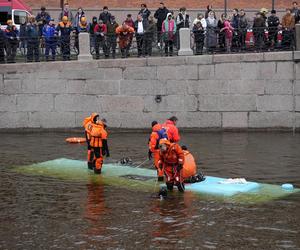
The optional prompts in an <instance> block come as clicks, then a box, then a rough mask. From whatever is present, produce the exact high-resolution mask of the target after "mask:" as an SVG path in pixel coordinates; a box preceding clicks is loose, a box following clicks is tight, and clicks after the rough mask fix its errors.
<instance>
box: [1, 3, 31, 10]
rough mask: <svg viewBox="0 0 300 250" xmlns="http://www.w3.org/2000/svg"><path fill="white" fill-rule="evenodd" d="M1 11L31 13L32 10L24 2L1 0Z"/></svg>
mask: <svg viewBox="0 0 300 250" xmlns="http://www.w3.org/2000/svg"><path fill="white" fill-rule="evenodd" d="M1 9H5V10H8V9H11V10H12V9H18V10H27V11H28V12H30V13H31V8H30V7H29V6H27V5H26V4H25V3H24V1H22V0H0V11H1Z"/></svg>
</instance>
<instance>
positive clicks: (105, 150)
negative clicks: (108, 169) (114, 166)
mask: <svg viewBox="0 0 300 250" xmlns="http://www.w3.org/2000/svg"><path fill="white" fill-rule="evenodd" d="M102 143H103V155H105V156H106V157H110V154H109V149H108V145H107V140H103V141H102Z"/></svg>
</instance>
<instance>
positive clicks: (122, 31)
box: [116, 22, 134, 58]
mask: <svg viewBox="0 0 300 250" xmlns="http://www.w3.org/2000/svg"><path fill="white" fill-rule="evenodd" d="M133 33H134V29H133V28H132V27H130V26H128V25H127V24H126V23H125V22H124V23H123V24H122V25H121V26H119V27H118V28H117V29H116V34H117V35H118V37H119V47H120V50H121V54H122V58H126V57H128V56H129V49H130V46H131V42H132V34H133Z"/></svg>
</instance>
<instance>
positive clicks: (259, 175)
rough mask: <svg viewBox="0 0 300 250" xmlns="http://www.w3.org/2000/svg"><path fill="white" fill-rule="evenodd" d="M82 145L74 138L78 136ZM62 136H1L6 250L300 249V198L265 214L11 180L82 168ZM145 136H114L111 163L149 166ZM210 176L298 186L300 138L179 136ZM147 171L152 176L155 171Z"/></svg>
mask: <svg viewBox="0 0 300 250" xmlns="http://www.w3.org/2000/svg"><path fill="white" fill-rule="evenodd" d="M74 135H75V136H76V134H74ZM68 136H69V134H68V135H67V134H64V133H33V134H0V138H1V140H0V159H1V160H0V218H1V223H0V249H50V248H52V249H62V248H64V249H120V248H121V249H145V248H146V249H149V248H153V249H158V248H159V249H232V248H234V249H300V239H299V235H300V226H299V225H300V213H299V211H300V195H299V194H296V195H293V196H291V197H288V198H285V199H282V200H277V201H272V202H269V203H265V204H259V205H255V204H251V205H243V204H235V203H224V202H221V201H216V200H213V199H211V200H201V199H200V198H199V196H197V195H194V194H192V193H185V194H184V195H182V194H178V193H177V192H174V194H172V195H170V196H168V199H167V200H162V201H161V200H158V199H155V198H153V193H145V192H139V191H138V190H135V191H132V190H127V189H125V188H124V187H119V188H118V187H114V186H104V185H102V184H99V183H98V182H97V183H98V184H97V183H95V182H94V181H93V180H94V178H91V179H90V181H88V182H87V183H82V182H73V181H70V180H68V181H65V180H59V179H55V178H49V177H42V176H41V177H39V176H30V175H20V174H15V173H14V172H11V171H10V168H11V166H13V165H24V164H31V163H34V162H41V161H46V160H51V159H56V158H62V157H65V158H73V159H85V156H86V152H85V147H84V146H81V145H68V144H66V143H65V142H64V138H65V137H68ZM147 136H148V135H147V134H144V133H112V137H111V141H110V147H111V155H112V159H110V161H114V160H118V159H120V158H122V157H125V156H126V157H130V158H132V159H133V160H134V162H135V164H137V165H138V164H139V163H141V162H143V161H144V160H145V158H146V156H147V148H146V146H145V144H146V143H147ZM182 141H183V143H184V144H186V145H188V147H189V148H190V150H191V151H192V153H193V154H194V156H195V158H196V160H197V163H198V165H199V167H200V168H201V169H202V170H203V171H204V173H205V174H207V175H216V176H224V177H245V178H247V179H250V180H256V181H260V182H268V183H276V184H281V183H285V182H291V183H293V184H295V185H296V186H300V169H299V166H300V154H299V152H300V151H299V148H300V135H299V134H296V135H295V136H293V135H291V134H287V133H195V132H193V133H192V132H188V133H184V134H183V140H182ZM147 167H150V166H149V164H148V166H147Z"/></svg>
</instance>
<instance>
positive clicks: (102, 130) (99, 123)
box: [83, 113, 110, 174]
mask: <svg viewBox="0 0 300 250" xmlns="http://www.w3.org/2000/svg"><path fill="white" fill-rule="evenodd" d="M83 125H84V128H85V135H86V139H87V144H88V167H89V169H94V172H95V174H100V173H101V169H102V165H103V156H107V157H109V156H110V154H109V149H108V145H107V136H108V133H107V131H106V121H105V120H104V119H103V120H99V114H96V113H92V115H91V116H90V117H87V118H85V119H84V122H83Z"/></svg>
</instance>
